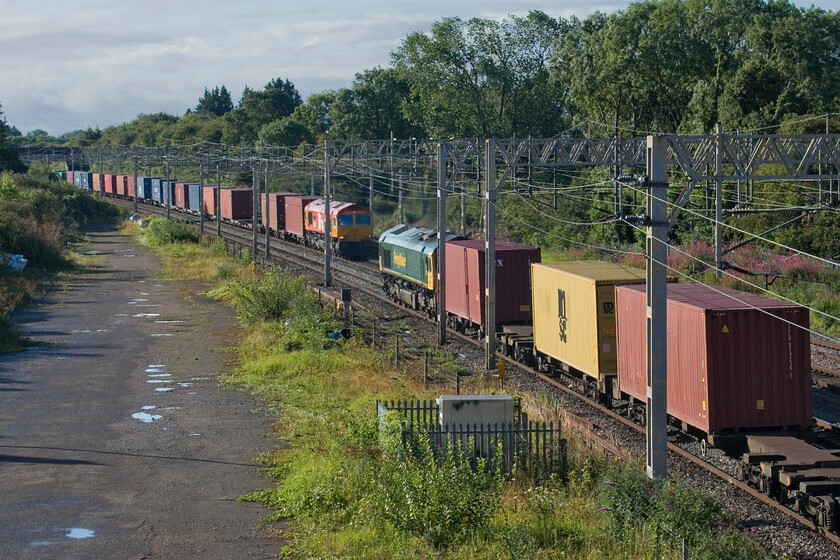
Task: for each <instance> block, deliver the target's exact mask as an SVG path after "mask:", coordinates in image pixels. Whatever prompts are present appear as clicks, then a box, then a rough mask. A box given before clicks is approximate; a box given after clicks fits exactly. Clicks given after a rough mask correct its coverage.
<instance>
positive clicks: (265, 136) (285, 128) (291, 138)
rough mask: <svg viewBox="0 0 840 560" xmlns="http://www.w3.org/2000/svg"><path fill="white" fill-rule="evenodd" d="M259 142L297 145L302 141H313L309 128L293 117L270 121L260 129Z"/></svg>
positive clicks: (276, 144) (268, 144)
mask: <svg viewBox="0 0 840 560" xmlns="http://www.w3.org/2000/svg"><path fill="white" fill-rule="evenodd" d="M259 140H260V144H263V145H267V146H297V145H299V144H301V143H302V142H310V143H311V142H314V140H315V137H314V136H313V135H312V132H311V131H310V129H309V128H308V127H307V126H306V125H305V124H303V123H302V122H300V121H298V120H296V119H295V118H294V117H286V118H283V119H277V120H276V121H273V122H270V123H268V124H267V125H265V126H264V127H262V128H261V129H260V135H259Z"/></svg>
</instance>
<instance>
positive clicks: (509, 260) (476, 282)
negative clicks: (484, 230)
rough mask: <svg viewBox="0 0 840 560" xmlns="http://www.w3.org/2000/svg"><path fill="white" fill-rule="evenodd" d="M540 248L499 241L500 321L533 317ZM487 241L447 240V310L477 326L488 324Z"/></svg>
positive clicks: (525, 319) (497, 307)
mask: <svg viewBox="0 0 840 560" xmlns="http://www.w3.org/2000/svg"><path fill="white" fill-rule="evenodd" d="M538 262H540V249H539V248H537V247H530V246H528V245H520V244H519V243H511V242H509V241H500V240H496V294H497V295H496V322H498V323H516V322H525V321H530V320H531V263H538ZM485 280H486V278H485V241H484V240H483V239H467V240H462V241H449V242H447V243H446V310H447V311H448V312H449V313H452V314H453V315H457V316H458V317H461V318H463V319H466V320H467V321H469V322H471V323H474V324H476V325H484V312H485V304H484V301H485V297H484V295H485V288H486V285H487V284H486V282H485Z"/></svg>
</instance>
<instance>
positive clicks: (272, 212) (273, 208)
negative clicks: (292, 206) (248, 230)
mask: <svg viewBox="0 0 840 560" xmlns="http://www.w3.org/2000/svg"><path fill="white" fill-rule="evenodd" d="M287 196H299V195H297V194H295V193H288V192H281V193H268V205H266V194H265V193H263V194H262V195H261V199H260V204H261V207H262V209H263V210H262V218H261V219H262V224H263V225H266V219H268V221H269V222H270V223H269V227H270V228H272V229H274V230H276V231H282V230H284V229H286V197H287ZM266 208H268V211H266Z"/></svg>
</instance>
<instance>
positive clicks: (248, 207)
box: [219, 187, 254, 220]
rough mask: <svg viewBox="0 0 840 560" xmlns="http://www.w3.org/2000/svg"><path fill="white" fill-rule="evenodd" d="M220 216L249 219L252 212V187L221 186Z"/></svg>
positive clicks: (232, 218) (230, 218)
mask: <svg viewBox="0 0 840 560" xmlns="http://www.w3.org/2000/svg"><path fill="white" fill-rule="evenodd" d="M219 198H220V199H221V209H222V210H221V214H222V218H226V219H228V220H250V219H251V216H252V215H253V213H254V191H253V189H233V188H229V187H222V188H221V189H220V191H219Z"/></svg>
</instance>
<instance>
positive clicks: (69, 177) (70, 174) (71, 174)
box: [66, 171, 75, 185]
mask: <svg viewBox="0 0 840 560" xmlns="http://www.w3.org/2000/svg"><path fill="white" fill-rule="evenodd" d="M66 178H67V182H68V183H70V184H71V185H75V183H74V182H73V172H72V171H68V172H67V177H66Z"/></svg>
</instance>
